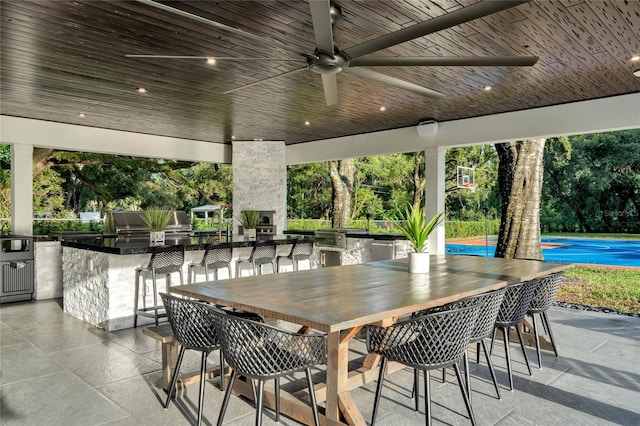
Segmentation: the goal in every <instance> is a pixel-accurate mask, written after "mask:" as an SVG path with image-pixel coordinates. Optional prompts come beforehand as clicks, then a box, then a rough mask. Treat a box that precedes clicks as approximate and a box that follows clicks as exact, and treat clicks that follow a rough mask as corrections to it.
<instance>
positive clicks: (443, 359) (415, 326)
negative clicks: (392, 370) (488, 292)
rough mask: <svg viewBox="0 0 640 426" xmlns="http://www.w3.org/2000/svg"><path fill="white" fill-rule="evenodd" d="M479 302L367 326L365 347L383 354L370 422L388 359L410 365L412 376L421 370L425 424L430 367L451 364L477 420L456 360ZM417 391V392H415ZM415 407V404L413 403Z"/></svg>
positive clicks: (462, 351)
mask: <svg viewBox="0 0 640 426" xmlns="http://www.w3.org/2000/svg"><path fill="white" fill-rule="evenodd" d="M480 307H481V305H480V303H475V304H473V305H471V306H467V307H465V308H458V309H452V310H446V311H441V312H434V313H431V314H427V315H423V316H420V317H416V318H412V319H410V320H407V321H404V322H400V323H397V324H394V325H391V326H389V327H380V326H375V325H369V326H367V350H368V352H370V353H374V354H378V355H381V356H382V360H381V362H380V373H379V376H378V384H377V387H376V396H375V402H374V405H373V414H372V417H371V425H372V426H373V425H374V424H375V420H376V414H377V412H378V404H379V402H380V395H381V393H382V386H383V382H384V374H385V370H386V368H387V363H388V361H396V362H399V363H401V364H404V365H406V366H409V367H413V368H414V371H415V376H414V377H417V376H418V375H419V373H418V371H419V370H422V371H424V381H425V382H424V392H425V415H426V424H427V425H430V424H431V384H430V374H429V372H430V371H431V370H435V369H441V368H444V367H450V366H453V369H454V371H455V373H456V377H457V379H458V385H459V386H460V393H461V394H462V398H463V399H464V403H465V406H466V408H467V413H468V414H469V419H470V420H471V424H473V425H475V424H476V420H475V417H474V415H473V409H472V408H471V402H470V401H469V396H468V394H467V390H466V387H465V386H464V384H463V381H462V377H461V375H460V368H459V367H458V363H459V362H460V361H461V360H463V358H464V354H465V353H466V348H467V345H468V344H469V339H470V337H471V333H472V332H473V329H474V327H475V323H476V319H477V317H478V313H479V311H480ZM417 394H418V392H416V395H417ZM416 408H417V407H416Z"/></svg>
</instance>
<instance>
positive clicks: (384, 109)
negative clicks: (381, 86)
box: [378, 106, 387, 111]
mask: <svg viewBox="0 0 640 426" xmlns="http://www.w3.org/2000/svg"><path fill="white" fill-rule="evenodd" d="M378 109H379V110H380V111H386V110H387V107H385V106H381V107H380V108H378Z"/></svg>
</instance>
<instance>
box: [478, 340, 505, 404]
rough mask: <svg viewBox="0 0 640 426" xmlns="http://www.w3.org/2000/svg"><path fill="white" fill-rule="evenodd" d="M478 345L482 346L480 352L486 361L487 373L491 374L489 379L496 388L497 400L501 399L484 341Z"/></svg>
mask: <svg viewBox="0 0 640 426" xmlns="http://www.w3.org/2000/svg"><path fill="white" fill-rule="evenodd" d="M478 343H481V344H482V350H483V351H484V356H485V358H486V359H487V365H488V366H489V373H491V379H492V380H493V386H495V388H496V394H497V395H498V399H502V396H500V389H499V388H498V380H497V379H496V372H495V370H494V369H493V362H491V357H490V356H489V351H488V350H487V344H486V343H485V341H484V339H482V340H481V341H480V342H478Z"/></svg>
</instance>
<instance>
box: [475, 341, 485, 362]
mask: <svg viewBox="0 0 640 426" xmlns="http://www.w3.org/2000/svg"><path fill="white" fill-rule="evenodd" d="M483 341H484V339H483ZM476 364H480V342H476Z"/></svg>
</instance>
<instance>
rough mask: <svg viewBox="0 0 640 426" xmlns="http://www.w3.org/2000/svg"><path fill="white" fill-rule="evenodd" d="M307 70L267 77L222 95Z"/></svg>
mask: <svg viewBox="0 0 640 426" xmlns="http://www.w3.org/2000/svg"><path fill="white" fill-rule="evenodd" d="M306 69H307V67H304V68H297V69H295V70H291V71H287V72H283V73H282V74H278V75H274V76H273V77H267V78H265V79H263V80H260V81H256V82H254V83H250V84H245V85H244V86H240V87H236V88H235V89H231V90H227V91H226V92H222V93H224V94H225V95H226V94H228V93H233V92H237V91H239V90H244V89H248V88H249V87H253V86H256V85H258V84H261V83H265V82H267V81H271V80H273V79H276V78H279V77H284V76H285V75H290V74H295V73H297V72H300V71H305V70H306Z"/></svg>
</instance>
